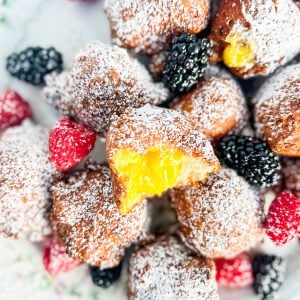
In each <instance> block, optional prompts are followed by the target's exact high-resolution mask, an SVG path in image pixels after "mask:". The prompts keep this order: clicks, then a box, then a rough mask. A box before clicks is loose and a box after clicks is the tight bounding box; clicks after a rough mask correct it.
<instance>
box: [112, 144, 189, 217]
mask: <svg viewBox="0 0 300 300" xmlns="http://www.w3.org/2000/svg"><path fill="white" fill-rule="evenodd" d="M183 159H184V154H183V152H182V151H181V150H178V149H171V148H167V147H162V148H156V147H153V148H149V149H148V150H147V152H146V153H144V154H139V153H137V152H136V151H132V150H125V149H120V150H119V151H118V152H117V153H116V154H115V155H114V165H115V167H116V169H117V171H118V173H119V175H120V177H121V180H122V182H123V184H124V185H125V189H126V198H125V199H124V200H123V201H122V204H121V206H120V211H121V213H123V214H126V213H127V212H128V211H129V210H131V208H132V207H133V206H134V205H135V204H137V203H139V202H140V201H141V198H146V197H149V196H152V195H161V194H162V193H163V192H164V191H166V190H167V189H169V188H171V187H173V186H174V185H175V184H176V181H177V179H178V177H179V175H180V173H181V170H182V165H183Z"/></svg>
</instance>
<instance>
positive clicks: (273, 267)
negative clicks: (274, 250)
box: [252, 254, 286, 300]
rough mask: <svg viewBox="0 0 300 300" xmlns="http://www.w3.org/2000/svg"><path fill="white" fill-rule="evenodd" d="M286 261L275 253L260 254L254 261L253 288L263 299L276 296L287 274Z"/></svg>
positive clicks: (267, 299)
mask: <svg viewBox="0 0 300 300" xmlns="http://www.w3.org/2000/svg"><path fill="white" fill-rule="evenodd" d="M285 269H286V264H285V261H284V260H283V259H282V258H281V257H278V256H275V255H267V254H259V255H257V256H256V257H255V258H254V260H253V262H252V271H253V277H254V282H253V288H254V291H255V292H256V294H258V295H260V297H261V300H271V299H275V298H276V294H277V292H278V291H279V289H280V287H281V285H282V283H283V280H284V275H285Z"/></svg>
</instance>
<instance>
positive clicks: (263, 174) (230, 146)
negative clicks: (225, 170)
mask: <svg viewBox="0 0 300 300" xmlns="http://www.w3.org/2000/svg"><path fill="white" fill-rule="evenodd" d="M217 150H218V155H219V158H220V159H221V160H222V161H223V162H224V163H225V164H226V165H227V166H228V167H230V168H233V169H235V170H236V171H237V173H238V174H239V175H240V176H243V177H244V178H245V179H246V180H247V181H248V182H249V183H250V184H254V185H259V186H262V187H267V186H272V185H274V184H276V183H277V182H278V180H279V170H280V163H279V157H278V155H277V154H275V153H273V152H272V151H271V150H270V149H269V148H268V146H267V144H266V143H265V142H263V141H262V140H260V139H258V138H254V137H249V136H237V135H229V136H226V137H224V138H223V139H221V140H220V141H219V143H218V145H217Z"/></svg>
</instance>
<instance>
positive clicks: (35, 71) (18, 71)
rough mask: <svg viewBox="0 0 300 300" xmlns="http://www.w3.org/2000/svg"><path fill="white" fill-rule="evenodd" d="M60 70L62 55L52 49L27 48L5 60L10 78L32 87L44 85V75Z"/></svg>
mask: <svg viewBox="0 0 300 300" xmlns="http://www.w3.org/2000/svg"><path fill="white" fill-rule="evenodd" d="M62 68H63V60H62V55H61V54H60V53H59V52H58V51H57V50H55V48H53V47H51V48H47V49H46V48H41V47H28V48H26V49H25V50H23V51H21V52H20V53H13V54H11V55H10V56H9V57H8V58H7V60H6V69H7V71H8V72H9V73H10V74H11V75H12V76H14V77H17V78H18V79H20V80H23V81H25V82H28V83H31V84H33V85H41V84H44V83H45V81H44V79H45V75H47V74H49V73H51V72H53V71H56V72H61V71H62Z"/></svg>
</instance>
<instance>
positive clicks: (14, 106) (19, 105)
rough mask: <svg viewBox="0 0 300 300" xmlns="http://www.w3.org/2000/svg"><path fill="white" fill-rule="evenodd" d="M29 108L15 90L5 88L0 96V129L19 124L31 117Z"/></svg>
mask: <svg viewBox="0 0 300 300" xmlns="http://www.w3.org/2000/svg"><path fill="white" fill-rule="evenodd" d="M31 117H32V112H31V108H30V106H29V104H28V102H26V101H25V100H24V99H23V98H22V97H21V96H20V95H19V94H18V93H17V92H15V91H13V90H12V89H7V90H6V91H4V93H3V94H2V95H1V96H0V130H4V129H6V128H8V127H11V126H15V125H19V124H21V123H22V121H23V120H24V119H26V118H31Z"/></svg>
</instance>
